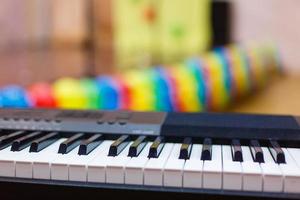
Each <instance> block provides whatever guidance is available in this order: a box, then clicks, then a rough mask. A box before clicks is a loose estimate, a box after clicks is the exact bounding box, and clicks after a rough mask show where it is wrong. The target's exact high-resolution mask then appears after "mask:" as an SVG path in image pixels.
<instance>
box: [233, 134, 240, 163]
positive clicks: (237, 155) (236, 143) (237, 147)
mask: <svg viewBox="0 0 300 200" xmlns="http://www.w3.org/2000/svg"><path fill="white" fill-rule="evenodd" d="M231 151H232V155H233V156H232V157H233V161H238V162H243V154H242V148H241V143H240V141H239V140H236V139H234V140H232V143H231Z"/></svg>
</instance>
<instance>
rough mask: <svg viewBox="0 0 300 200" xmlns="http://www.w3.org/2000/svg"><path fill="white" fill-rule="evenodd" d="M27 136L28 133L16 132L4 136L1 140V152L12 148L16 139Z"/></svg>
mask: <svg viewBox="0 0 300 200" xmlns="http://www.w3.org/2000/svg"><path fill="white" fill-rule="evenodd" d="M25 134H26V131H16V132H13V133H10V134H8V135H4V136H2V137H1V138H0V150H1V149H4V148H6V147H8V146H10V145H11V144H12V142H13V141H14V140H15V139H17V138H20V137H22V136H24V135H25Z"/></svg>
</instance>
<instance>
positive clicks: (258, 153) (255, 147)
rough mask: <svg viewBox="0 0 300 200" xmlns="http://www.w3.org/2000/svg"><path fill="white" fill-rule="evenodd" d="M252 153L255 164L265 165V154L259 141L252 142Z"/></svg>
mask: <svg viewBox="0 0 300 200" xmlns="http://www.w3.org/2000/svg"><path fill="white" fill-rule="evenodd" d="M250 151H251V154H252V157H253V160H254V162H258V163H264V162H265V160H264V154H263V151H262V149H261V147H260V144H259V142H258V141H257V140H251V141H250Z"/></svg>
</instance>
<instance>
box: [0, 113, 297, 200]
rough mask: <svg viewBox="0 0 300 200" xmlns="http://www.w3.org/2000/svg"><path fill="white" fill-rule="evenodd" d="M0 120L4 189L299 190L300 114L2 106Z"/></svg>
mask: <svg viewBox="0 0 300 200" xmlns="http://www.w3.org/2000/svg"><path fill="white" fill-rule="evenodd" d="M0 129H1V132H0V183H1V184H0V188H2V189H3V187H4V186H5V185H14V184H15V185H20V187H21V188H26V187H27V186H28V184H31V185H46V186H49V188H50V187H51V186H61V187H76V188H93V189H94V191H100V190H101V191H102V190H113V191H115V190H117V191H118V192H119V194H125V193H128V192H130V191H139V192H140V191H144V192H146V193H147V192H148V193H155V192H157V193H159V194H164V193H168V194H171V196H172V194H175V193H176V194H178V195H179V196H180V195H183V194H191V195H194V196H195V197H196V198H198V197H200V196H201V195H208V196H210V195H218V196H232V197H253V198H255V197H258V198H261V197H265V198H267V197H269V198H275V197H276V198H283V199H287V198H290V199H298V198H300V117H295V116H279V115H278V116H276V115H253V114H252V115H250V114H230V113H165V112H131V111H94V110H84V111H83V110H51V109H0ZM12 187H13V186H12ZM13 188H16V187H13ZM15 191H18V190H17V189H15ZM124 191H126V192H124ZM101 194H103V193H101ZM169 197H170V196H169Z"/></svg>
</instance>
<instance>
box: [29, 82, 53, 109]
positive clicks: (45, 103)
mask: <svg viewBox="0 0 300 200" xmlns="http://www.w3.org/2000/svg"><path fill="white" fill-rule="evenodd" d="M28 96H29V98H30V100H31V102H32V105H33V107H38V108H54V107H56V105H57V104H56V101H55V98H54V96H53V91H52V87H51V85H50V84H48V83H37V84H34V85H32V86H31V87H30V88H29V89H28Z"/></svg>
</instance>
